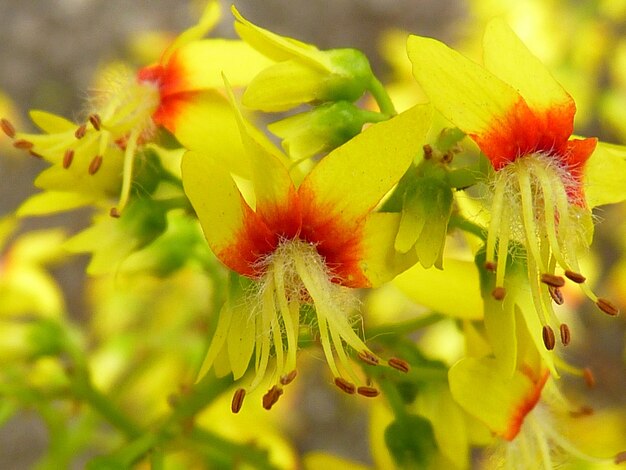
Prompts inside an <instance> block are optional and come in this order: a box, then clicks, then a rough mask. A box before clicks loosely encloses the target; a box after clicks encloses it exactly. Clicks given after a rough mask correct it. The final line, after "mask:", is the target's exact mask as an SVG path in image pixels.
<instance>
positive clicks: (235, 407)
mask: <svg viewBox="0 0 626 470" xmlns="http://www.w3.org/2000/svg"><path fill="white" fill-rule="evenodd" d="M244 398H246V391H245V389H243V388H239V389H237V391H236V392H235V394H234V395H233V401H232V402H231V403H230V410H231V411H232V412H233V413H239V410H241V407H242V406H243V399H244Z"/></svg>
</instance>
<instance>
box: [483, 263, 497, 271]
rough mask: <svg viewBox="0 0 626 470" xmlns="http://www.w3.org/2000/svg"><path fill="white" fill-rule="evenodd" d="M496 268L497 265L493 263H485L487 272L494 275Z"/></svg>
mask: <svg viewBox="0 0 626 470" xmlns="http://www.w3.org/2000/svg"><path fill="white" fill-rule="evenodd" d="M496 266H497V264H496V263H494V262H493V261H487V262H486V263H485V269H486V270H487V271H491V272H492V273H495V272H496Z"/></svg>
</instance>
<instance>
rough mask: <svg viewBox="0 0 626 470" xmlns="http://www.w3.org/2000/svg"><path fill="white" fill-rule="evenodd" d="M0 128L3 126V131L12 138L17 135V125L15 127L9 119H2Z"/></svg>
mask: <svg viewBox="0 0 626 470" xmlns="http://www.w3.org/2000/svg"><path fill="white" fill-rule="evenodd" d="M0 128H2V131H3V132H4V133H5V134H6V135H7V136H8V137H10V138H11V139H12V138H13V137H15V127H13V124H11V121H9V120H8V119H5V118H2V119H0Z"/></svg>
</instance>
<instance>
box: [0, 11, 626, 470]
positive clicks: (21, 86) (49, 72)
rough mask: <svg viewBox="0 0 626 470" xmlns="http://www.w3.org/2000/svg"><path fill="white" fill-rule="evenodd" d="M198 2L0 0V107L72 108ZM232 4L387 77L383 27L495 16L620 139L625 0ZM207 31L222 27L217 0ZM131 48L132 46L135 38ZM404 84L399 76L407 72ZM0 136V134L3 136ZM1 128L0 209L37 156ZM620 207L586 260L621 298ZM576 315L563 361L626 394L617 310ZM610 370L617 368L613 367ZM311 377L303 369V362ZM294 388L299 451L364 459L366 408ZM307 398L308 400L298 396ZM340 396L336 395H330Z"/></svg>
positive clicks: (20, 441) (27, 424)
mask: <svg viewBox="0 0 626 470" xmlns="http://www.w3.org/2000/svg"><path fill="white" fill-rule="evenodd" d="M201 3H202V2H199V1H186V0H133V1H132V2H128V1H125V0H50V1H45V2H44V1H40V0H0V63H1V64H2V67H0V94H2V95H5V96H6V97H9V98H10V100H6V99H5V98H4V97H3V96H2V95H0V115H1V114H4V115H9V116H11V119H12V121H14V122H15V123H16V124H19V126H20V128H22V129H29V126H30V124H29V123H28V120H27V116H26V110H29V109H45V110H48V111H51V112H54V113H58V114H61V115H63V116H66V117H68V118H70V119H72V118H76V117H78V116H79V115H80V113H81V111H82V109H83V103H84V99H85V97H86V94H87V91H88V88H89V84H90V83H91V81H92V78H93V75H94V73H95V72H96V70H97V69H98V67H99V66H100V65H102V64H104V63H107V62H109V61H112V60H117V59H129V58H131V59H132V58H133V57H136V56H137V54H138V51H137V50H136V49H133V47H134V45H136V44H137V41H136V40H137V38H138V37H139V36H140V35H141V34H143V33H146V32H150V31H171V32H172V33H173V34H176V33H177V32H180V31H182V30H183V29H185V28H186V27H188V26H190V25H191V24H193V23H194V22H195V21H196V18H197V13H198V11H199V8H200V5H201ZM236 5H237V7H238V8H239V10H240V11H241V12H242V14H243V15H244V16H245V17H247V18H248V19H250V20H251V21H253V22H255V23H256V24H258V25H261V26H263V27H266V28H268V29H271V30H273V31H275V32H277V33H279V34H282V35H286V36H291V37H295V38H297V39H299V40H302V41H305V42H310V43H313V44H316V45H317V46H318V47H320V48H334V47H356V48H359V49H361V50H363V51H364V52H365V53H366V54H367V55H368V56H369V58H370V60H371V63H372V66H373V68H374V71H375V73H376V74H377V75H378V76H379V77H380V78H381V79H382V81H383V82H387V81H396V82H399V81H402V80H405V81H406V82H407V83H409V81H410V80H409V78H408V77H407V70H408V66H409V64H408V60H407V61H405V62H404V64H403V65H402V64H400V65H398V63H399V62H401V61H402V57H403V56H404V51H403V49H402V48H403V44H402V42H393V41H391V40H387V41H386V42H384V41H383V38H384V37H386V38H389V37H390V36H389V35H388V33H389V31H390V30H392V29H393V30H403V31H407V32H411V33H414V34H419V35H425V36H433V37H436V38H438V39H440V40H443V41H445V42H448V43H450V44H455V45H456V46H458V47H459V48H460V49H462V50H464V51H466V52H468V53H469V54H474V56H475V57H478V53H479V50H480V37H481V35H482V30H483V25H484V24H485V23H486V21H487V20H488V19H489V18H491V17H493V16H504V17H506V19H507V20H508V21H509V23H510V24H511V25H512V26H513V27H514V29H515V30H516V31H517V32H518V34H520V36H521V37H522V38H523V39H525V40H526V41H527V44H528V45H529V47H530V48H531V49H532V50H533V51H534V52H535V53H537V54H538V55H539V56H540V57H541V58H542V59H543V60H544V61H545V62H546V63H547V65H548V66H549V67H550V68H551V70H553V72H554V74H555V75H556V76H557V77H558V79H559V80H560V81H561V82H562V83H563V84H564V85H565V87H566V88H567V89H568V90H569V91H570V92H572V94H573V95H574V96H575V99H576V101H577V104H578V108H579V113H578V115H577V132H578V133H580V134H584V135H593V136H598V137H600V138H601V139H603V140H607V141H610V142H615V143H626V119H624V110H625V109H626V40H625V39H624V37H625V35H624V33H625V32H626V22H625V20H626V1H623V0H604V1H600V0H585V1H582V2H578V1H575V0H571V1H565V0H545V1H540V0H536V1H532V0H518V1H514V0H509V1H507V0H483V1H479V0H308V1H306V2H295V1H290V0H257V1H254V0H239V1H237V2H236ZM223 6H224V11H225V14H224V19H223V21H222V23H221V25H220V26H219V27H218V28H217V30H215V31H214V32H213V33H212V35H213V36H224V37H233V36H234V33H233V28H232V21H231V20H230V16H229V13H228V10H227V8H228V4H227V3H226V2H223ZM139 53H140V52H139ZM408 86H409V87H410V86H411V85H408ZM2 139H4V140H5V142H2ZM2 144H6V139H5V138H4V136H3V135H2V136H0V150H1V151H2V152H3V153H6V154H7V157H8V158H4V156H3V158H0V215H4V214H7V213H9V212H11V211H13V210H15V209H16V208H17V207H18V205H19V204H20V202H21V201H23V200H24V199H25V197H26V196H27V195H29V194H31V193H32V192H33V187H32V181H33V178H34V176H35V175H36V174H37V173H38V172H39V171H41V170H42V169H43V167H44V166H43V164H42V162H40V161H37V160H36V159H32V158H27V157H25V156H24V154H22V153H20V154H16V155H13V152H12V150H11V149H10V148H8V146H7V145H2ZM625 215H626V213H625V211H624V208H623V207H617V208H608V209H603V210H601V211H599V212H598V213H597V216H598V219H599V220H600V221H601V222H602V223H600V224H599V225H598V227H597V231H596V239H595V242H594V243H595V245H596V246H597V247H599V248H600V250H599V257H598V259H596V260H595V272H596V278H597V279H598V282H599V284H600V285H601V286H603V287H602V288H601V289H600V290H601V291H602V292H606V295H607V296H609V294H610V295H611V296H612V298H614V299H615V300H618V303H620V304H621V305H622V306H624V305H625V304H626V274H625V272H626V270H625V269H624V260H623V253H624V251H626V228H625V227H624V224H623V221H624V220H625V219H626V217H624V216H625ZM87 216H88V213H85V212H73V213H71V214H70V215H69V216H68V215H65V216H58V217H53V218H47V219H41V220H40V219H37V220H29V221H27V223H26V224H25V226H24V228H25V229H29V228H33V227H41V226H52V225H58V224H59V223H62V224H64V225H65V226H68V227H69V229H70V230H73V231H77V230H78V229H79V228H81V227H84V225H85V222H86V220H87ZM84 267H85V259H83V258H80V257H78V258H75V259H74V260H73V261H72V262H70V263H69V264H66V265H65V266H63V268H59V269H58V270H57V271H56V272H55V274H58V276H59V279H60V282H61V284H62V287H63V289H64V291H65V294H66V295H67V298H68V306H69V310H70V313H71V314H72V316H73V318H74V319H76V320H78V321H80V320H81V319H84V318H85V315H88V312H86V308H85V303H84V299H83V298H82V295H81V292H82V286H83V276H84V274H83V272H84V271H83V270H84ZM579 321H580V323H581V324H582V325H583V326H585V327H586V328H587V330H586V333H584V334H583V336H584V338H582V339H581V342H580V347H579V348H578V349H577V350H576V351H575V352H574V357H573V358H572V360H573V361H575V362H578V363H585V364H587V365H589V366H591V367H593V368H594V371H595V372H596V376H597V380H598V383H599V384H601V387H598V389H596V390H592V391H591V393H592V395H593V394H595V396H593V397H592V400H595V401H596V402H602V401H606V402H608V403H612V404H615V405H621V406H624V405H626V398H625V396H624V393H623V391H624V390H626V374H625V373H624V361H623V360H624V349H623V341H624V321H623V317H621V318H620V319H618V320H614V319H607V318H605V317H602V316H601V315H598V314H597V312H596V311H595V310H594V309H593V307H592V306H584V307H582V310H581V312H580V317H579ZM616 371H617V373H616ZM308 375H309V377H311V376H313V375H315V373H310V374H308ZM302 388H303V389H306V390H308V393H306V394H305V395H304V397H305V398H304V399H302V398H301V399H300V400H301V403H299V405H298V406H299V409H300V413H301V415H302V416H301V417H300V419H301V420H302V421H303V422H305V423H306V424H305V426H304V427H303V428H300V431H299V434H298V435H296V436H295V438H296V444H297V445H298V447H299V448H298V450H299V451H307V450H312V449H319V450H328V451H333V452H335V453H338V454H340V455H341V454H343V455H346V456H351V457H355V456H356V458H357V459H360V460H361V461H362V462H364V463H368V462H370V456H369V454H368V452H369V451H368V443H367V440H368V436H367V426H368V423H367V419H366V417H364V416H363V415H362V414H359V413H357V412H356V411H354V413H353V414H350V413H348V414H346V413H345V407H344V408H343V410H344V412H343V413H342V414H341V415H339V414H338V413H337V410H338V404H337V401H338V398H337V394H333V393H328V389H327V388H325V387H320V386H319V384H316V383H310V384H309V383H307V384H305V385H304V386H303V387H302ZM307 398H309V399H310V400H307ZM341 398H342V397H339V399H341ZM46 442H47V437H46V433H45V430H44V429H43V427H42V425H41V424H40V423H39V422H38V421H37V419H35V418H34V417H33V416H30V415H29V414H28V413H23V414H20V415H19V416H18V417H16V418H13V419H12V420H11V421H9V423H8V424H7V425H5V426H4V427H3V428H1V429H0V467H2V468H11V469H26V468H30V465H31V464H32V462H34V461H35V460H36V458H37V456H38V452H39V449H41V448H42V446H45V445H46Z"/></svg>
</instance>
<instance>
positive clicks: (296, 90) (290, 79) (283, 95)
mask: <svg viewBox="0 0 626 470" xmlns="http://www.w3.org/2000/svg"><path fill="white" fill-rule="evenodd" d="M325 78H326V74H324V73H323V72H320V71H319V70H316V69H312V68H310V67H307V66H306V65H304V64H302V63H300V62H297V61H294V60H286V61H283V62H279V63H277V64H274V65H272V66H271V67H268V68H266V69H265V70H263V71H262V72H260V73H259V74H258V75H257V76H256V77H255V78H254V80H252V82H251V83H250V85H249V86H248V88H247V89H246V91H245V93H244V95H243V98H242V103H243V104H244V105H246V106H248V107H250V108H252V109H259V110H261V111H268V112H276V111H286V110H288V109H291V108H293V107H295V106H298V105H300V104H302V103H309V102H311V101H314V100H316V99H318V95H319V94H320V93H321V92H324V91H325V88H324V80H325Z"/></svg>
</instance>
